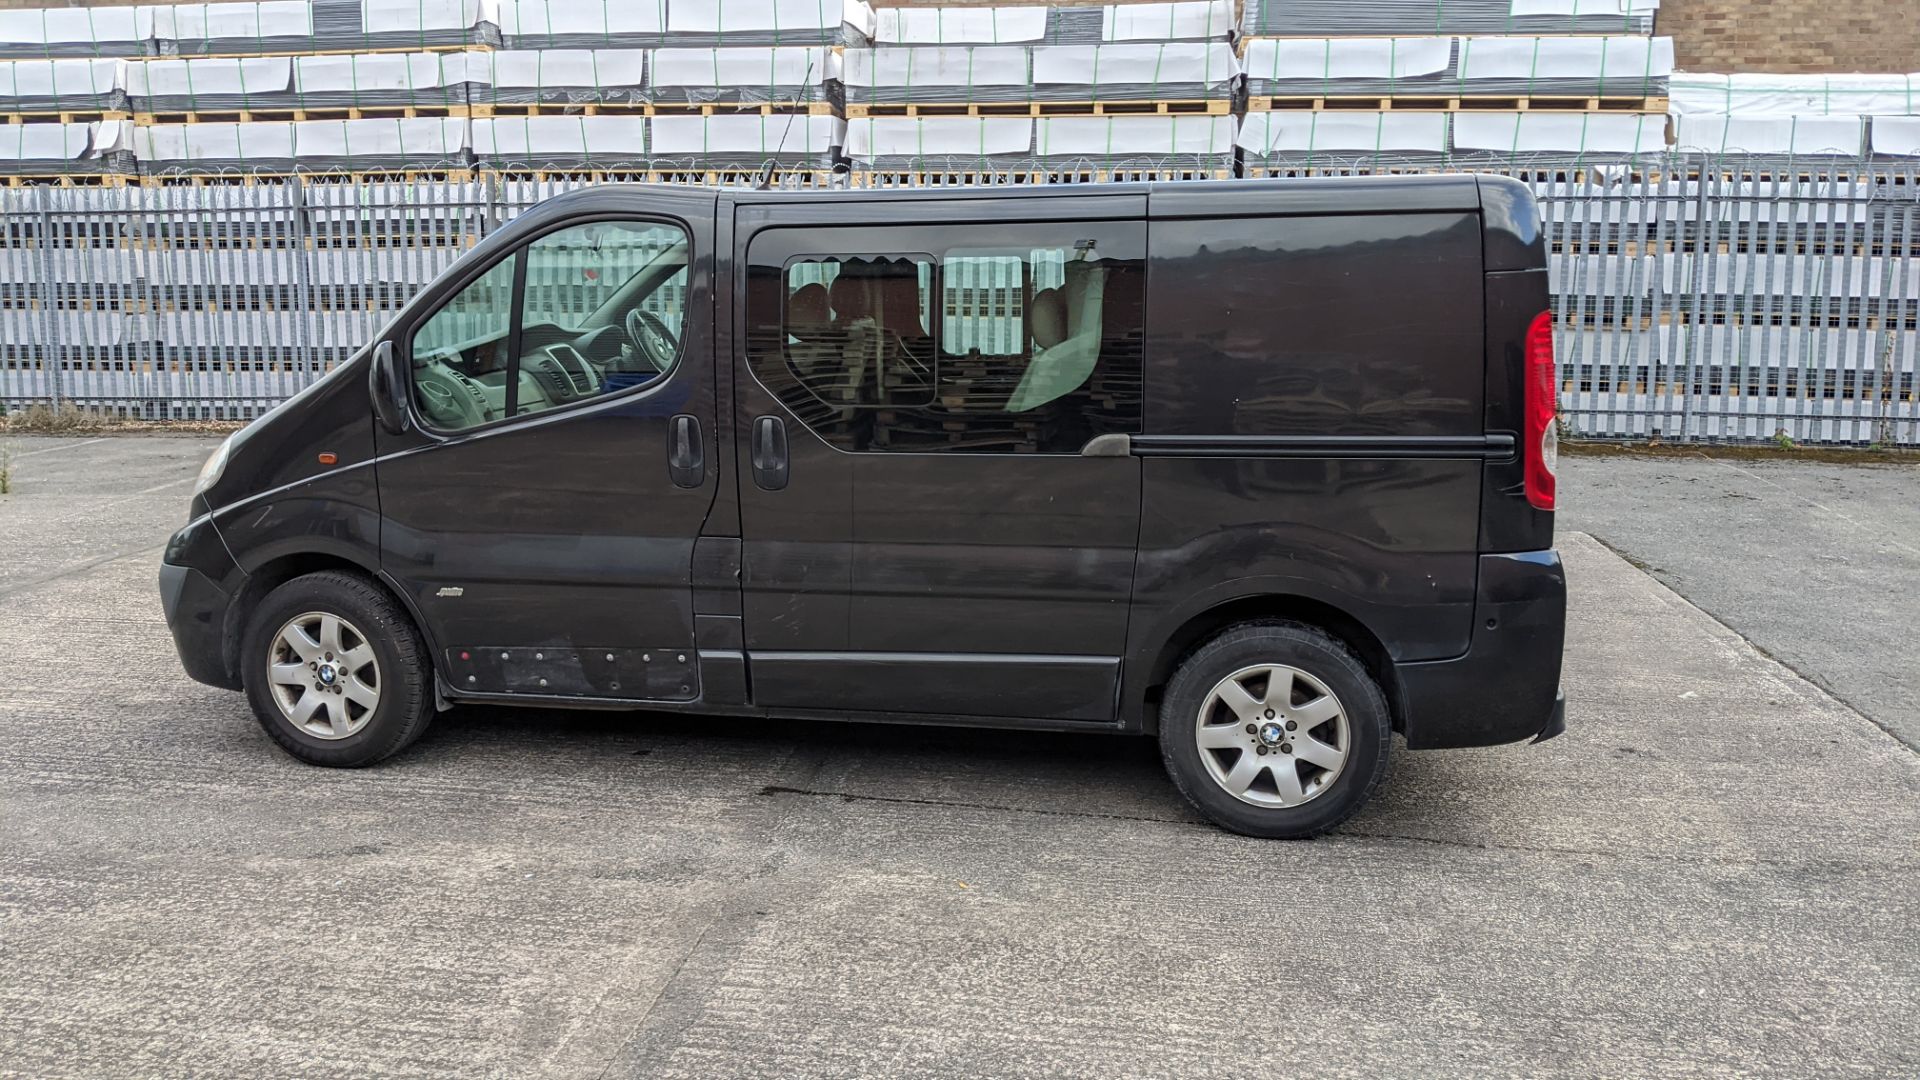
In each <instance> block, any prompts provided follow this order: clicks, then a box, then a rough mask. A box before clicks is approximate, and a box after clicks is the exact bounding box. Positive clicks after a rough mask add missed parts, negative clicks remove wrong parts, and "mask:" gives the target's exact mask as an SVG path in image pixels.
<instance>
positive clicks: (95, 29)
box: [0, 7, 148, 45]
mask: <svg viewBox="0 0 1920 1080" xmlns="http://www.w3.org/2000/svg"><path fill="white" fill-rule="evenodd" d="M139 10H142V9H136V8H130V7H101V8H92V7H86V8H51V7H50V8H22V9H19V10H16V11H0V43H8V42H11V43H20V44H29V45H45V44H58V43H61V42H81V43H93V42H102V41H140V40H142V39H144V38H146V37H147V36H148V34H147V33H145V32H144V30H143V28H142V25H141V21H140V20H139V19H138V18H137V17H136V14H135V13H136V11H139Z"/></svg>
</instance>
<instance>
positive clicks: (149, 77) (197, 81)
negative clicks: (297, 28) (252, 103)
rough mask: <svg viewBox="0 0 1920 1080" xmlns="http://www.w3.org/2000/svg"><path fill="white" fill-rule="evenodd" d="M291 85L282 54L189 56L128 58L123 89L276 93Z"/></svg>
mask: <svg viewBox="0 0 1920 1080" xmlns="http://www.w3.org/2000/svg"><path fill="white" fill-rule="evenodd" d="M292 85H293V60H292V58H291V57H286V56H248V57H234V56H221V57H206V58H202V59H192V60H132V61H128V63H127V93H129V94H131V95H133V96H134V97H184V98H190V97H193V96H195V95H205V96H209V97H211V96H213V95H216V94H217V95H223V96H224V95H238V96H243V97H244V96H245V95H247V94H279V93H284V92H286V91H287V90H288V89H290V88H291V87H292Z"/></svg>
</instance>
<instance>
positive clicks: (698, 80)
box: [648, 45, 855, 104]
mask: <svg viewBox="0 0 1920 1080" xmlns="http://www.w3.org/2000/svg"><path fill="white" fill-rule="evenodd" d="M849 51H850V52H851V51H855V50H849ZM651 62H652V74H651V76H650V80H649V84H648V85H649V87H650V88H651V91H652V96H653V100H655V101H660V102H689V103H704V102H710V101H728V102H751V103H771V104H786V103H796V104H797V103H803V102H815V101H828V100H830V99H831V96H832V95H831V92H830V90H829V85H828V84H829V83H834V82H839V81H840V79H841V77H842V76H841V58H840V54H839V53H837V52H835V51H833V50H831V49H828V48H826V47H824V46H770V45H746V46H733V47H726V48H672V49H659V50H656V51H655V52H654V53H653V57H652V61H651Z"/></svg>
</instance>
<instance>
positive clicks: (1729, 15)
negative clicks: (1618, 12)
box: [1655, 0, 1920, 73]
mask: <svg viewBox="0 0 1920 1080" xmlns="http://www.w3.org/2000/svg"><path fill="white" fill-rule="evenodd" d="M1655 25H1656V27H1657V29H1658V32H1659V33H1661V34H1665V35H1668V36H1670V37H1672V38H1673V47H1674V53H1675V59H1676V60H1677V61H1678V63H1679V66H1680V68H1681V70H1683V71H1716V72H1718V71H1778V72H1795V73H1820V72H1829V73H1830V72H1853V71H1860V72H1874V73H1895V72H1898V73H1905V72H1911V71H1920V0H1661V5H1660V15H1659V17H1658V20H1657V21H1656V24H1655Z"/></svg>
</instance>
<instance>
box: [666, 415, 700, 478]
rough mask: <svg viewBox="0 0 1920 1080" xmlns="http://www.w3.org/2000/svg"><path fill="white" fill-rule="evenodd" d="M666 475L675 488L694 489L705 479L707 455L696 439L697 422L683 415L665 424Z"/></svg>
mask: <svg viewBox="0 0 1920 1080" xmlns="http://www.w3.org/2000/svg"><path fill="white" fill-rule="evenodd" d="M667 475H668V476H671V477H673V482H674V484H675V486H678V487H683V488H697V487H699V486H700V485H701V484H703V483H705V482H706V479H707V453H706V449H705V446H704V444H703V443H702V441H701V439H700V418H699V417H696V416H688V415H687V414H686V413H681V414H680V415H678V416H676V417H674V418H673V419H672V420H671V421H669V422H668V424H667Z"/></svg>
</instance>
